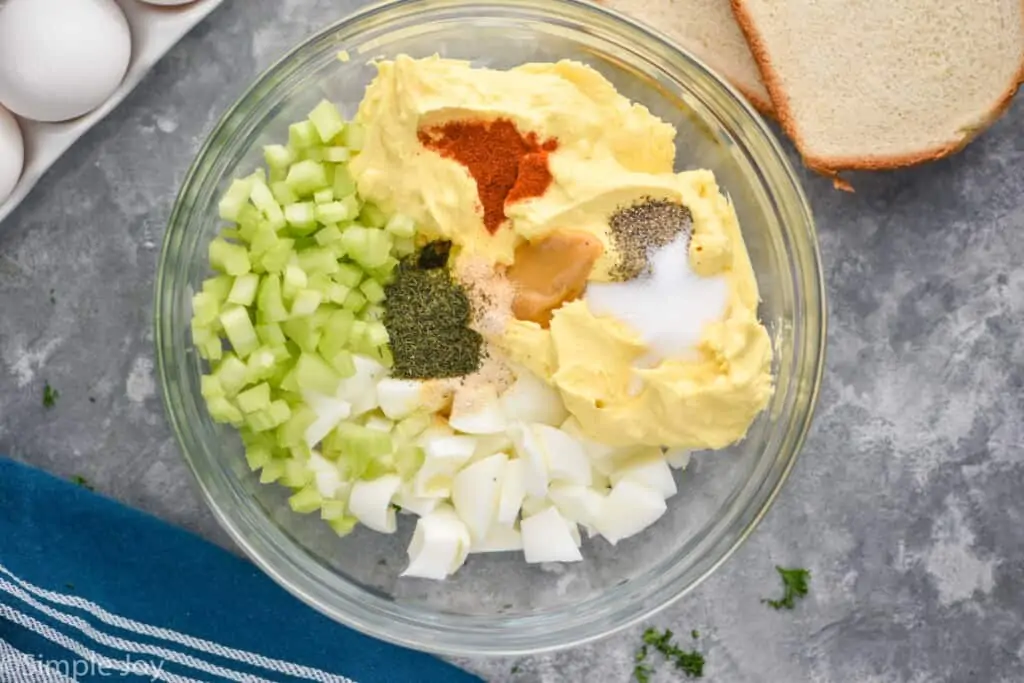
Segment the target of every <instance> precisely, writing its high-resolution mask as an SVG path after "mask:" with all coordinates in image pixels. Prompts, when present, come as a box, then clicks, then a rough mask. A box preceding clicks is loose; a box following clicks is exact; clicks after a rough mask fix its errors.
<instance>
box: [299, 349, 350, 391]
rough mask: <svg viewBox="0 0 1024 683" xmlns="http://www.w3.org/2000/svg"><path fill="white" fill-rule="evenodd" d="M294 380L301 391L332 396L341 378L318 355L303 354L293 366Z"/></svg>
mask: <svg viewBox="0 0 1024 683" xmlns="http://www.w3.org/2000/svg"><path fill="white" fill-rule="evenodd" d="M295 379H296V381H297V382H298V383H299V387H300V388H301V389H304V390H306V389H308V390H310V391H316V392H318V393H321V394H326V395H327V396H334V395H335V394H336V393H337V392H338V385H339V384H341V376H340V375H339V374H338V373H337V372H336V371H335V370H334V368H332V367H331V366H330V365H328V363H327V361H325V360H324V359H323V358H322V357H321V356H320V355H319V354H317V353H309V352H304V353H303V354H302V355H301V356H299V361H298V363H296V365H295Z"/></svg>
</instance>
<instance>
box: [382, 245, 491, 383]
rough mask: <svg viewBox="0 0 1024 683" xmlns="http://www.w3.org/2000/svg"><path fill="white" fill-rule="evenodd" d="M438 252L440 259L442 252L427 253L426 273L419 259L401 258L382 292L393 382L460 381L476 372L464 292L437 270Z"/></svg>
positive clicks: (475, 345)
mask: <svg viewBox="0 0 1024 683" xmlns="http://www.w3.org/2000/svg"><path fill="white" fill-rule="evenodd" d="M428 246H429V245H428ZM425 251H426V248H425ZM441 252H443V253H444V256H445V260H446V259H447V250H444V249H437V248H433V247H431V248H430V250H429V252H428V253H429V254H430V255H429V256H428V258H427V259H425V261H424V265H427V266H428V267H427V268H422V267H420V263H421V261H420V256H419V255H417V256H413V257H410V258H407V259H405V260H404V261H403V262H402V263H401V264H400V265H399V266H398V269H397V270H396V272H395V279H394V281H393V282H392V283H391V284H389V285H388V286H387V287H386V288H385V290H384V293H385V297H386V298H385V299H384V327H386V328H387V330H388V336H389V337H390V344H391V353H392V355H393V356H394V360H395V365H394V368H393V369H392V374H393V375H394V376H395V377H399V378H401V379H436V378H441V377H460V376H462V375H468V374H470V373H472V372H475V371H476V370H477V369H478V368H479V367H480V362H481V358H482V347H483V338H482V337H481V336H480V335H479V334H478V333H477V332H475V331H473V330H471V329H469V327H468V326H469V322H470V304H469V298H468V297H467V296H466V292H465V290H464V289H463V288H462V286H461V285H459V284H458V283H457V282H455V281H454V280H453V279H452V277H451V273H450V272H449V271H448V269H447V268H444V267H440V266H443V265H444V264H443V263H441V264H437V263H436V260H437V257H438V254H439V253H441ZM421 254H422V252H421Z"/></svg>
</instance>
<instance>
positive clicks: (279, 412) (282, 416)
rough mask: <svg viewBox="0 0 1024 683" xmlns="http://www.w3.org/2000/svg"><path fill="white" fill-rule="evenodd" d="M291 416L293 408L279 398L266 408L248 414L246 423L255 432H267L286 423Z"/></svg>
mask: <svg viewBox="0 0 1024 683" xmlns="http://www.w3.org/2000/svg"><path fill="white" fill-rule="evenodd" d="M291 416H292V410H291V408H289V407H288V404H287V403H286V402H284V401H282V400H280V399H278V400H276V401H274V402H272V403H271V404H270V405H269V406H267V408H266V409H265V410H260V411H258V412H255V413H251V414H250V415H249V416H247V417H246V424H248V425H249V428H250V429H252V430H253V431H254V432H266V431H269V430H271V429H276V428H277V427H279V426H280V425H282V424H284V423H285V422H287V421H288V418H290V417H291Z"/></svg>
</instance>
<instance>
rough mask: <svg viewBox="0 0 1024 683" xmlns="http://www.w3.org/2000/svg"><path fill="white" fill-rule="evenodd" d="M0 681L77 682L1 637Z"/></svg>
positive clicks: (21, 682)
mask: <svg viewBox="0 0 1024 683" xmlns="http://www.w3.org/2000/svg"><path fill="white" fill-rule="evenodd" d="M0 681H17V682H18V683H75V682H74V680H73V679H70V678H68V677H67V676H65V675H64V674H62V673H61V672H59V671H57V670H56V669H51V668H50V667H49V666H47V665H46V664H45V663H44V662H42V661H41V660H40V659H39V658H37V657H33V656H32V655H30V654H28V653H27V652H22V651H21V650H18V649H17V648H15V647H13V646H12V645H11V644H10V643H8V642H6V641H4V640H3V639H0Z"/></svg>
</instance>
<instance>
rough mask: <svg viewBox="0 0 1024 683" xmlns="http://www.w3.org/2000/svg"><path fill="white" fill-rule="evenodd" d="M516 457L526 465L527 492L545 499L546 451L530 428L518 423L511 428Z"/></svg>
mask: <svg viewBox="0 0 1024 683" xmlns="http://www.w3.org/2000/svg"><path fill="white" fill-rule="evenodd" d="M508 435H509V436H510V437H511V438H512V443H513V445H514V446H515V451H516V455H517V456H518V457H519V459H520V460H522V461H523V462H524V463H525V470H524V473H525V475H526V479H525V482H526V492H527V493H528V494H530V495H531V496H535V497H538V498H539V497H543V496H544V495H545V494H546V493H547V490H548V482H549V478H548V464H547V458H546V457H545V455H544V449H543V448H542V447H541V445H540V443H539V442H538V440H537V437H536V435H535V434H534V432H533V430H532V429H530V426H529V425H527V424H523V423H517V424H514V425H512V426H511V427H509V431H508Z"/></svg>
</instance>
